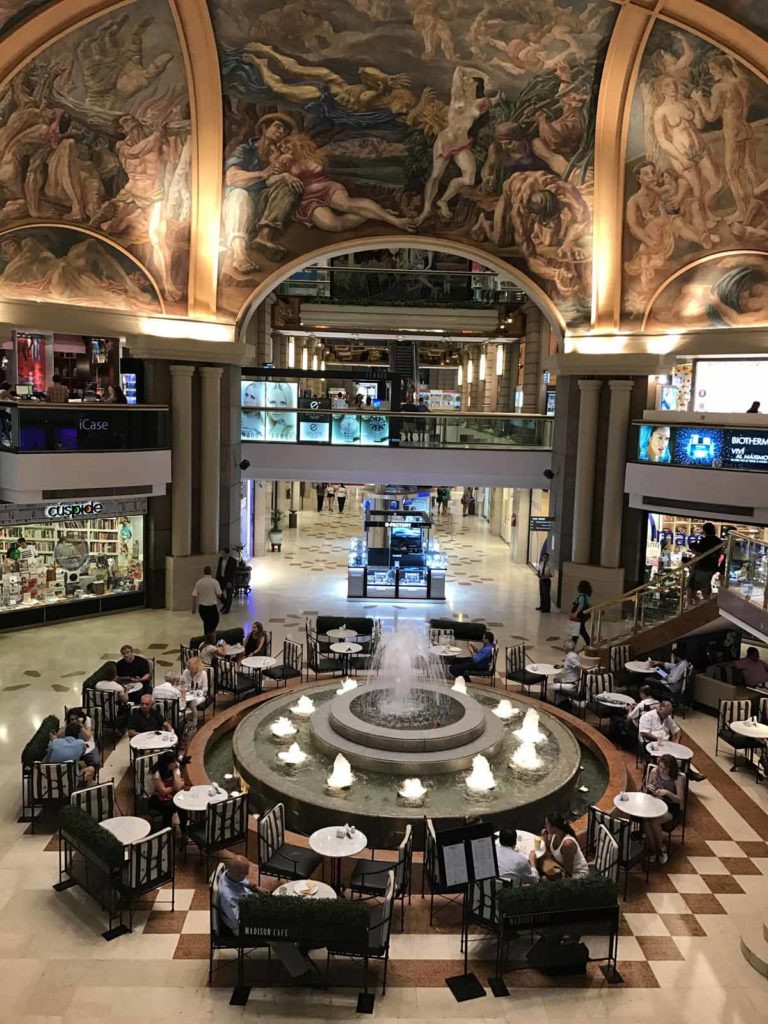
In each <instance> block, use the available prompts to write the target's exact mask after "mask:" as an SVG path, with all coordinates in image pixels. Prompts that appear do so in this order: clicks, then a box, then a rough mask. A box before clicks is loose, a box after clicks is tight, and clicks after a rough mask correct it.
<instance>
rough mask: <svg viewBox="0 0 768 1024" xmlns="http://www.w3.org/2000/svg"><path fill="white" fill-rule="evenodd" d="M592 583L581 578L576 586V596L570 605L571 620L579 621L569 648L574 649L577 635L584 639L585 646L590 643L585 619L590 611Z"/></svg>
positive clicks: (577, 639)
mask: <svg viewBox="0 0 768 1024" xmlns="http://www.w3.org/2000/svg"><path fill="white" fill-rule="evenodd" d="M591 607H592V584H591V583H590V582H589V580H581V581H580V582H579V585H578V587H577V588H576V597H575V598H574V600H573V604H572V605H571V622H578V623H579V630H578V632H577V633H576V634H575V635H574V636H572V637H571V650H574V651H575V650H576V644H577V643H578V641H579V637H581V639H582V640H583V641H584V644H585V646H586V647H589V645H590V642H591V641H590V638H589V633H588V632H587V619H588V618H589V617H590V615H591V614H592V612H591V611H590V608H591Z"/></svg>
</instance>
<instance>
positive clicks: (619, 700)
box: [595, 690, 635, 708]
mask: <svg viewBox="0 0 768 1024" xmlns="http://www.w3.org/2000/svg"><path fill="white" fill-rule="evenodd" d="M595 700H596V701H597V703H598V704H615V705H616V706H618V707H622V708H629V707H632V706H633V705H634V703H635V698H634V697H630V695H629V694H628V693H614V692H613V690H606V692H605V693H598V695H597V696H596V697H595Z"/></svg>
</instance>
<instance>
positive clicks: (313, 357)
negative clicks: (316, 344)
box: [312, 352, 317, 373]
mask: <svg viewBox="0 0 768 1024" xmlns="http://www.w3.org/2000/svg"><path fill="white" fill-rule="evenodd" d="M312 369H313V370H314V371H315V373H317V352H315V354H314V355H313V356H312Z"/></svg>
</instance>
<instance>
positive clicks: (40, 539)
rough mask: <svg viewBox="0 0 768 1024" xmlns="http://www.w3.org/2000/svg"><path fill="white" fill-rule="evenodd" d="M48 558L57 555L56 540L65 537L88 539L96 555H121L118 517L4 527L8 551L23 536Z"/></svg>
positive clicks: (1, 533)
mask: <svg viewBox="0 0 768 1024" xmlns="http://www.w3.org/2000/svg"><path fill="white" fill-rule="evenodd" d="M22 535H23V536H24V537H26V539H27V541H28V543H29V544H31V545H33V546H34V547H35V548H36V549H37V551H38V552H39V553H40V554H41V555H42V556H43V557H45V556H46V555H48V556H50V557H51V558H52V557H53V550H54V548H55V547H56V541H57V540H58V539H59V538H60V537H61V536H62V535H65V536H67V537H70V538H73V539H76V540H84V541H86V542H87V543H88V550H89V552H90V553H91V554H94V555H117V554H118V553H119V551H120V528H119V524H118V521H117V519H115V518H111V519H97V520H93V521H91V520H88V519H83V520H77V521H66V522H57V523H56V525H55V526H54V525H53V524H51V523H34V524H32V525H29V526H24V527H19V526H3V527H0V547H2V549H3V551H5V550H7V548H8V546H9V545H10V543H11V541H14V540H16V539H17V538H18V537H20V536H22Z"/></svg>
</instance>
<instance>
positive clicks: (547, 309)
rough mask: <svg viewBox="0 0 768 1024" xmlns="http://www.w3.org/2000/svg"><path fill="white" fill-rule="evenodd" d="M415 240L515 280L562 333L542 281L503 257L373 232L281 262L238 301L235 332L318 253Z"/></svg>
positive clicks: (452, 243)
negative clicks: (239, 302) (261, 304)
mask: <svg viewBox="0 0 768 1024" xmlns="http://www.w3.org/2000/svg"><path fill="white" fill-rule="evenodd" d="M416 243H418V247H419V248H420V249H434V250H436V251H437V252H448V253H451V254H452V255H454V256H464V257H466V258H467V259H471V260H474V261H475V262H476V263H481V264H484V265H485V266H487V267H490V269H491V270H495V271H496V272H497V273H499V274H503V275H504V276H505V277H507V278H510V279H511V280H513V281H517V282H518V283H519V284H520V286H521V287H522V288H524V289H525V291H526V292H527V294H528V296H529V298H530V299H531V301H532V302H535V303H536V305H537V306H538V307H539V309H540V310H541V311H542V313H543V314H544V316H545V317H546V318H547V320H548V321H549V323H550V324H551V325H552V327H553V328H554V330H555V332H556V334H557V335H558V338H559V339H560V338H562V337H563V336H564V334H565V330H566V327H565V321H564V320H563V317H562V315H561V313H560V310H559V309H558V308H557V306H555V304H554V303H553V302H552V299H550V297H549V296H548V295H547V293H546V292H545V291H544V290H543V288H542V287H541V285H539V284H537V283H536V282H535V281H533V280H532V279H531V278H530V277H528V275H527V274H525V273H523V271H521V270H518V268H517V267H514V266H512V264H511V263H507V262H506V260H503V259H501V258H500V257H498V256H494V255H493V254H491V253H489V252H487V251H486V250H485V249H481V248H479V247H477V246H473V245H468V244H467V243H465V242H460V241H458V240H456V239H447V238H436V237H435V236H434V235H372V236H369V237H366V238H355V239H348V240H347V241H346V242H333V243H331V244H330V245H324V246H320V247H319V248H317V249H313V250H312V252H311V253H303V254H302V255H301V256H296V257H295V258H294V259H292V260H290V261H289V262H288V263H284V264H283V265H282V266H281V267H278V269H277V270H274V271H272V273H271V274H268V275H267V277H265V278H264V280H263V281H260V282H259V283H258V285H256V287H255V288H254V289H253V291H252V292H251V294H250V295H249V296H248V298H247V299H246V300H245V302H243V304H242V305H241V307H240V309H239V311H238V314H237V321H236V322H237V332H238V336H242V334H243V333H244V332H245V331H246V330H247V329H248V324H249V323H250V320H251V317H252V316H253V314H254V312H255V310H256V307H257V306H258V304H259V303H260V302H262V301H263V299H265V298H266V297H267V296H268V295H269V294H270V293H271V292H272V291H274V289H275V288H277V286H278V285H279V284H281V283H282V282H283V281H285V279H286V278H288V277H290V276H291V274H295V273H297V271H299V270H302V269H303V268H304V267H307V266H309V265H310V264H311V263H313V262H314V261H315V260H316V259H318V257H326V256H341V255H344V254H346V253H350V252H364V251H365V250H366V249H371V248H375V249H380V248H382V247H389V246H413V245H414V244H416Z"/></svg>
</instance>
